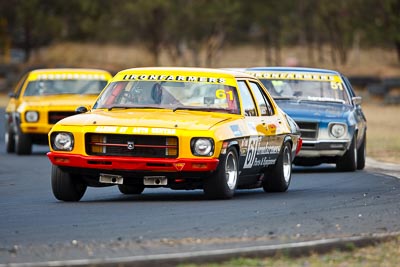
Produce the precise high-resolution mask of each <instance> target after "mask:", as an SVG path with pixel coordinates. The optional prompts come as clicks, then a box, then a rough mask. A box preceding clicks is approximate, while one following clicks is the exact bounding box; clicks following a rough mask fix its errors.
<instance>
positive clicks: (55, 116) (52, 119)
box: [48, 111, 76, 124]
mask: <svg viewBox="0 0 400 267" xmlns="http://www.w3.org/2000/svg"><path fill="white" fill-rule="evenodd" d="M75 114H76V113H75V112H71V111H50V112H49V114H48V118H49V119H48V122H49V124H56V123H57V122H58V121H59V120H62V119H64V118H66V117H68V116H72V115H75Z"/></svg>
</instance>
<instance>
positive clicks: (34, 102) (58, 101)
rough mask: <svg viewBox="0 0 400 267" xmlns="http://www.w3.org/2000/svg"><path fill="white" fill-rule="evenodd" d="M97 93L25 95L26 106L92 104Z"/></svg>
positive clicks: (76, 105)
mask: <svg viewBox="0 0 400 267" xmlns="http://www.w3.org/2000/svg"><path fill="white" fill-rule="evenodd" d="M96 99H97V95H75V94H74V95H51V96H26V97H24V102H25V103H24V104H25V105H26V106H30V107H35V106H73V107H78V106H88V105H93V104H94V102H95V101H96Z"/></svg>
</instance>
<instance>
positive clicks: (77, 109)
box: [75, 106, 88, 114]
mask: <svg viewBox="0 0 400 267" xmlns="http://www.w3.org/2000/svg"><path fill="white" fill-rule="evenodd" d="M75 112H76V113H77V114H81V113H86V112H88V108H87V107H85V106H80V107H77V108H76V109H75Z"/></svg>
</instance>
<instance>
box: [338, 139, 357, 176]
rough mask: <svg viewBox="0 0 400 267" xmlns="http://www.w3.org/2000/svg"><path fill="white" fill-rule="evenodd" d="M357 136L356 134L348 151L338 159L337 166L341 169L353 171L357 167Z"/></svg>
mask: <svg viewBox="0 0 400 267" xmlns="http://www.w3.org/2000/svg"><path fill="white" fill-rule="evenodd" d="M356 142H357V138H356V136H355V135H354V136H353V139H352V140H351V144H350V147H349V149H348V150H347V151H346V153H345V154H344V155H343V156H342V157H341V158H340V159H339V160H338V161H337V163H336V168H337V169H338V170H339V171H345V172H352V171H355V170H356V169H357V145H356Z"/></svg>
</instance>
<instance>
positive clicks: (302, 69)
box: [246, 67, 340, 75]
mask: <svg viewBox="0 0 400 267" xmlns="http://www.w3.org/2000/svg"><path fill="white" fill-rule="evenodd" d="M246 71H285V72H314V73H324V74H336V75H340V73H339V72H338V71H335V70H329V69H319V68H306V67H252V68H247V69H246Z"/></svg>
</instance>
